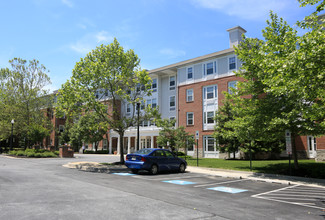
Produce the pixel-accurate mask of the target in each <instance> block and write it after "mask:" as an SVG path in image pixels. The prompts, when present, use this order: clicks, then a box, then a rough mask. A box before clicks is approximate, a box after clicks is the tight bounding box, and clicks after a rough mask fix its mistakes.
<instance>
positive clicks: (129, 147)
mask: <svg viewBox="0 0 325 220" xmlns="http://www.w3.org/2000/svg"><path fill="white" fill-rule="evenodd" d="M130 153H131V137H128V154H130Z"/></svg>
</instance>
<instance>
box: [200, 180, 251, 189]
mask: <svg viewBox="0 0 325 220" xmlns="http://www.w3.org/2000/svg"><path fill="white" fill-rule="evenodd" d="M246 180H248V179H241V180H231V181H225V182H216V183H207V184H202V185H196V186H194V187H204V186H212V185H222V184H227V183H235V182H242V181H246Z"/></svg>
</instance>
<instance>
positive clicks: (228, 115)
mask: <svg viewBox="0 0 325 220" xmlns="http://www.w3.org/2000/svg"><path fill="white" fill-rule="evenodd" d="M223 104H224V105H223V106H221V107H220V108H219V110H218V112H217V114H216V117H215V122H216V126H215V132H214V133H213V136H214V138H215V139H216V140H217V148H218V149H219V150H220V151H221V152H228V153H233V158H235V154H236V151H238V150H239V146H240V145H241V143H240V142H239V140H238V138H237V135H236V133H235V131H234V128H233V127H231V126H227V123H228V124H229V123H231V122H232V121H233V120H234V115H233V114H234V113H233V111H232V106H231V102H230V101H229V100H228V99H225V101H224V103H223Z"/></svg>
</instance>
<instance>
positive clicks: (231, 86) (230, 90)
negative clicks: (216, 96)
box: [228, 81, 237, 94]
mask: <svg viewBox="0 0 325 220" xmlns="http://www.w3.org/2000/svg"><path fill="white" fill-rule="evenodd" d="M234 89H237V81H231V82H228V93H229V94H232V93H233V90H234Z"/></svg>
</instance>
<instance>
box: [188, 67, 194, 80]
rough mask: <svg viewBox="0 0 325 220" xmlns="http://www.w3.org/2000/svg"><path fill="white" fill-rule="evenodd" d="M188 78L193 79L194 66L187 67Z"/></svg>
mask: <svg viewBox="0 0 325 220" xmlns="http://www.w3.org/2000/svg"><path fill="white" fill-rule="evenodd" d="M187 79H188V80H190V79H193V67H188V68H187Z"/></svg>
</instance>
